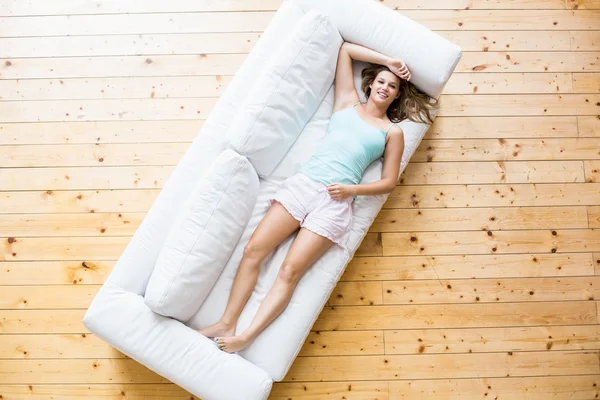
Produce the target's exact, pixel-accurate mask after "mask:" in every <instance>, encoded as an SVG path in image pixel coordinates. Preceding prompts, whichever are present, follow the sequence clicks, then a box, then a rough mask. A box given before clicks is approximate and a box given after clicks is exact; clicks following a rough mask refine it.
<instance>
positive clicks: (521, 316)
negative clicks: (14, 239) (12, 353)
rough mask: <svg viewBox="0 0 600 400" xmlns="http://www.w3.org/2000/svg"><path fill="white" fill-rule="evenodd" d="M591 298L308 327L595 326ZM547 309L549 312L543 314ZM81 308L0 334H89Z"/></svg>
mask: <svg viewBox="0 0 600 400" xmlns="http://www.w3.org/2000/svg"><path fill="white" fill-rule="evenodd" d="M593 303H594V302H592V301H567V302H543V303H542V302H537V303H536V302H528V303H509V304H498V303H479V304H477V303H475V304H445V305H429V304H423V305H382V306H352V307H343V306H335V307H325V308H324V309H323V311H322V312H321V314H320V315H319V317H318V319H317V321H316V322H315V324H314V326H313V327H312V331H313V332H316V331H319V332H320V333H321V334H322V333H323V332H324V331H367V330H368V331H373V330H381V329H388V330H389V329H442V328H483V327H496V328H501V327H519V326H552V325H556V326H560V325H589V324H597V322H598V320H597V315H596V305H595V304H593ZM549 310H551V311H550V312H549ZM85 312H86V310H84V309H82V310H52V311H48V310H23V309H21V310H0V333H2V334H47V333H52V334H73V333H79V334H81V333H89V330H88V329H87V328H86V327H85V326H84V325H83V323H82V322H81V321H82V320H83V316H84V314H85Z"/></svg>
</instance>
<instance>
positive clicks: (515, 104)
mask: <svg viewBox="0 0 600 400" xmlns="http://www.w3.org/2000/svg"><path fill="white" fill-rule="evenodd" d="M216 100H217V99H216V98H214V97H209V98H204V97H202V98H182V99H171V98H168V99H107V100H101V99H95V100H57V101H52V102H46V101H33V100H32V101H28V102H27V103H26V107H24V104H23V103H22V102H21V101H5V102H2V103H0V122H34V121H48V122H50V121H77V120H81V121H115V120H121V121H137V120H147V121H149V120H159V121H160V120H165V119H195V118H207V116H208V115H209V114H210V112H211V111H212V109H213V107H214V104H215V103H216ZM598 111H600V95H595V94H589V95H588V94H562V95H557V94H540V95H526V94H524V95H515V96H505V95H485V96H481V95H443V100H442V101H441V102H440V111H439V112H440V114H439V115H440V116H450V117H456V116H465V117H468V116H485V115H496V116H501V115H506V116H527V115H531V116H534V115H557V116H558V115H592V114H596V113H597V112H598Z"/></svg>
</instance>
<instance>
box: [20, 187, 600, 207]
mask: <svg viewBox="0 0 600 400" xmlns="http://www.w3.org/2000/svg"><path fill="white" fill-rule="evenodd" d="M417 185H418V184H417ZM417 185H414V186H411V185H399V186H397V187H396V188H394V190H393V191H392V192H391V193H390V195H389V197H388V199H387V201H386V202H385V204H384V207H383V208H419V209H425V208H446V207H451V208H455V207H509V206H512V207H545V206H567V205H592V204H596V203H597V199H598V196H600V182H599V183H548V184H528V183H524V184H510V185H505V184H494V185H469V184H465V185H451V184H450V185H432V186H426V185H422V186H417ZM10 194H11V195H13V196H14V195H15V194H13V193H10ZM39 197H40V195H37V197H36V198H39ZM30 202H31V201H28V202H27V203H30ZM11 203H12V202H11Z"/></svg>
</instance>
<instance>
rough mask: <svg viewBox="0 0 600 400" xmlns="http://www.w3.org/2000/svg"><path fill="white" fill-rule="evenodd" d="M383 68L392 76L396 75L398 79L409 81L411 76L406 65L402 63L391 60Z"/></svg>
mask: <svg viewBox="0 0 600 400" xmlns="http://www.w3.org/2000/svg"><path fill="white" fill-rule="evenodd" d="M385 66H386V67H388V68H389V69H390V71H392V72H393V73H394V74H396V75H398V77H400V79H405V80H407V81H410V77H411V74H410V71H409V70H408V67H407V66H406V64H404V61H402V60H396V59H394V58H392V59H390V60H389V61H388V62H387V63H386V64H385Z"/></svg>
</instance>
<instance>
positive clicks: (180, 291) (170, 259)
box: [144, 149, 259, 321]
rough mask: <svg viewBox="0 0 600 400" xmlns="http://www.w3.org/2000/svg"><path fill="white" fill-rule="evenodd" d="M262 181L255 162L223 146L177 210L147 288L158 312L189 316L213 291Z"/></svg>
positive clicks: (147, 299)
mask: <svg viewBox="0 0 600 400" xmlns="http://www.w3.org/2000/svg"><path fill="white" fill-rule="evenodd" d="M258 191H259V181H258V175H257V174H256V171H255V170H254V168H253V167H252V164H250V162H249V161H248V159H247V158H246V157H244V156H241V155H239V154H237V153H236V152H234V151H233V150H230V149H227V150H225V151H223V152H222V153H221V154H220V155H219V157H217V159H216V160H215V161H214V162H213V163H212V165H211V166H210V168H209V170H208V172H207V173H206V174H205V175H204V176H203V177H202V178H201V179H200V181H199V182H198V184H197V186H196V187H195V188H194V190H193V192H192V193H191V195H190V197H189V198H188V199H187V201H186V203H185V205H184V206H183V209H182V210H181V211H180V212H179V214H177V217H176V218H175V221H174V222H173V226H172V227H171V230H170V231H169V234H168V236H167V240H166V242H165V244H164V246H163V248H162V249H161V251H160V253H159V255H158V259H157V261H156V265H155V267H154V271H153V272H152V275H151V276H150V280H149V282H148V286H147V287H146V293H145V296H144V297H145V303H146V305H147V306H148V307H149V308H150V309H152V310H153V311H154V312H156V313H158V314H161V315H164V316H166V317H171V318H175V319H178V320H180V321H187V320H188V319H189V318H191V317H192V315H194V313H196V312H197V311H198V309H199V308H200V306H201V305H202V302H203V301H204V299H205V298H206V296H208V294H209V292H210V291H211V289H212V287H213V285H214V284H215V282H216V280H217V279H218V277H219V275H220V274H221V271H222V270H223V268H224V267H225V264H226V263H227V261H228V260H229V257H230V256H231V253H232V252H233V249H234V247H235V245H236V244H237V242H238V241H239V239H240V237H241V236H242V233H243V232H244V229H245V228H246V225H247V224H248V221H249V220H250V216H251V214H252V211H253V209H254V206H255V204H256V199H257V197H258Z"/></svg>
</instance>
